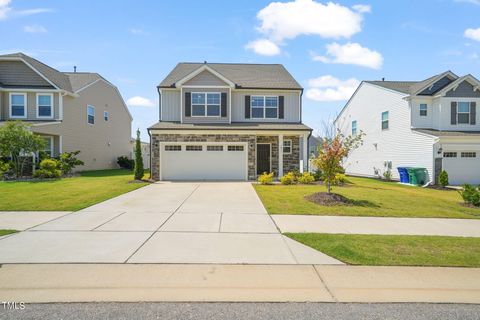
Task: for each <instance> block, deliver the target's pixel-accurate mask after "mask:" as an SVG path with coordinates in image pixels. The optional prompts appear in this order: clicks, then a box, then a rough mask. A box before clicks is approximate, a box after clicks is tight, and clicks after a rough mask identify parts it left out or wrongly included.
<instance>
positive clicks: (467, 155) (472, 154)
mask: <svg viewBox="0 0 480 320" xmlns="http://www.w3.org/2000/svg"><path fill="white" fill-rule="evenodd" d="M461 155H462V158H476V157H477V153H476V152H462V153H461Z"/></svg>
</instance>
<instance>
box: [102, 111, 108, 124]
mask: <svg viewBox="0 0 480 320" xmlns="http://www.w3.org/2000/svg"><path fill="white" fill-rule="evenodd" d="M105 118H107V119H105ZM103 121H105V122H108V121H110V113H109V112H108V111H103Z"/></svg>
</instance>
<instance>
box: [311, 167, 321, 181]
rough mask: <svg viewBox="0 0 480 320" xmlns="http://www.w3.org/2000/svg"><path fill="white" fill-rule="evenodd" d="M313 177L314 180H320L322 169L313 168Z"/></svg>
mask: <svg viewBox="0 0 480 320" xmlns="http://www.w3.org/2000/svg"><path fill="white" fill-rule="evenodd" d="M313 177H314V178H315V181H321V180H322V171H321V170H318V169H317V170H315V172H314V173H313Z"/></svg>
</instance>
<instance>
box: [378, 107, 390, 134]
mask: <svg viewBox="0 0 480 320" xmlns="http://www.w3.org/2000/svg"><path fill="white" fill-rule="evenodd" d="M384 113H386V114H387V120H383V114H384ZM380 117H381V120H382V122H381V128H382V131H385V130H389V129H390V111H383V112H382V114H381V115H380ZM384 122H387V124H388V126H387V128H385V129H384V128H383V123H384Z"/></svg>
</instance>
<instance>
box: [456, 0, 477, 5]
mask: <svg viewBox="0 0 480 320" xmlns="http://www.w3.org/2000/svg"><path fill="white" fill-rule="evenodd" d="M454 1H455V2H466V3H471V4H476V5H477V6H480V0H454Z"/></svg>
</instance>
